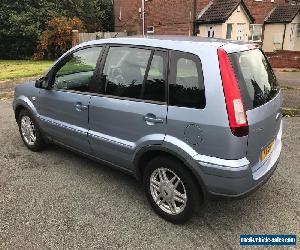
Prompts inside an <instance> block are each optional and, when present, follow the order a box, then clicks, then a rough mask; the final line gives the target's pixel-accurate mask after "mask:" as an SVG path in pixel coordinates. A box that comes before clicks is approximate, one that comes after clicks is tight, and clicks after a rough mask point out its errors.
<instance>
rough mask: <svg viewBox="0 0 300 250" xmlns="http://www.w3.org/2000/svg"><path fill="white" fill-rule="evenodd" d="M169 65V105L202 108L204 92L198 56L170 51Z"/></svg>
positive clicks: (203, 105)
mask: <svg viewBox="0 0 300 250" xmlns="http://www.w3.org/2000/svg"><path fill="white" fill-rule="evenodd" d="M171 65H172V77H171V82H170V84H169V102H170V105H173V106H180V107H187V108H204V107H205V93H204V85H203V76H202V69H201V62H200V60H199V58H198V57H197V56H194V55H191V54H187V53H183V52H172V57H171Z"/></svg>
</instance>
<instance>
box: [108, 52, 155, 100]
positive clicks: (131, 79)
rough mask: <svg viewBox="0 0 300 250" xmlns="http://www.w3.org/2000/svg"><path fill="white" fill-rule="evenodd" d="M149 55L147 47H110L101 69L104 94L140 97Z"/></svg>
mask: <svg viewBox="0 0 300 250" xmlns="http://www.w3.org/2000/svg"><path fill="white" fill-rule="evenodd" d="M150 55H151V50H147V49H139V48H128V47H111V48H110V49H109V52H108V55H107V58H106V62H105V65H104V70H103V77H104V83H105V90H104V92H105V94H107V95H112V96H119V97H129V98H136V99H140V98H141V93H142V85H143V81H144V76H145V72H146V68H147V65H148V61H149V58H150Z"/></svg>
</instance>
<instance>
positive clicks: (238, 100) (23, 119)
mask: <svg viewBox="0 0 300 250" xmlns="http://www.w3.org/2000/svg"><path fill="white" fill-rule="evenodd" d="M280 106H281V94H280V90H279V86H278V84H277V81H276V78H275V76H274V73H273V71H272V69H271V67H270V64H269V63H268V61H267V59H266V57H265V56H264V54H263V52H262V51H261V50H260V49H259V48H258V47H256V46H255V45H253V44H252V45H250V44H246V43H242V42H233V41H228V40H216V39H208V38H207V39H205V38H196V37H176V36H174V37H172V36H158V37H155V36H154V37H151V38H142V37H128V38H115V39H103V40H97V41H92V42H87V43H83V44H81V45H79V46H77V47H75V48H72V49H71V50H70V51H68V52H67V53H65V54H64V55H63V56H62V57H61V58H60V59H59V60H58V61H57V62H56V63H55V64H54V66H53V67H52V68H51V69H50V70H49V71H48V72H47V73H46V74H45V76H44V77H42V78H41V79H39V80H37V81H36V82H30V83H27V84H24V85H19V86H17V87H16V90H15V98H14V103H13V107H14V111H15V116H16V120H17V122H18V124H19V129H20V134H21V137H22V139H23V141H24V143H25V145H26V146H27V147H28V148H29V149H31V150H33V151H38V150H40V149H42V148H43V147H44V146H45V144H47V143H55V144H57V145H61V146H63V147H66V148H69V149H71V150H73V151H76V152H78V153H81V154H82V155H85V156H88V157H90V158H93V159H95V160H97V161H100V162H103V163H105V164H108V165H110V166H113V167H116V168H118V169H120V170H123V171H125V172H128V173H130V174H132V175H134V176H135V177H136V178H137V179H139V180H141V181H142V183H143V187H144V190H145V193H146V196H147V198H148V200H149V202H150V204H151V206H152V208H153V209H154V210H155V212H156V213H158V214H159V215H160V216H162V217H163V218H165V219H166V220H169V221H171V222H173V223H183V222H185V221H186V220H188V219H189V218H190V217H191V216H192V215H193V214H194V212H195V211H197V209H198V206H199V205H200V204H201V203H202V202H203V200H205V198H206V197H209V196H210V195H218V196H227V197H239V196H243V195H245V194H248V193H250V192H251V191H253V190H254V189H256V188H257V187H259V186H260V185H261V184H263V183H264V182H265V181H266V180H267V179H268V178H269V177H270V176H271V174H272V173H273V171H274V170H275V168H276V165H277V162H278V159H279V156H280V151H281V133H282V123H281V113H280ZM83 167H84V166H83Z"/></svg>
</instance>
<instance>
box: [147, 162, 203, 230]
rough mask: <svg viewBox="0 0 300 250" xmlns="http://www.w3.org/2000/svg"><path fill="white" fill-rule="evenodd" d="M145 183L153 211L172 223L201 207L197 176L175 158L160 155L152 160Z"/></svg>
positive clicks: (179, 221) (181, 221) (182, 219)
mask: <svg viewBox="0 0 300 250" xmlns="http://www.w3.org/2000/svg"><path fill="white" fill-rule="evenodd" d="M143 184H144V189H145V192H146V196H147V199H148V201H149V202H150V204H151V206H152V208H153V209H154V211H155V212H156V213H157V214H158V215H160V216H161V217H162V218H164V219H166V220H168V221H170V222H172V223H176V224H178V223H184V222H186V221H187V220H188V219H190V218H191V217H192V216H193V214H194V212H195V210H196V209H197V208H198V205H199V190H198V186H197V183H196V181H195V178H194V176H193V175H192V174H191V173H190V172H189V171H188V170H186V169H185V168H184V165H183V164H182V163H181V162H179V161H177V160H176V159H173V158H171V157H167V156H160V157H157V158H154V159H153V160H151V161H150V162H149V163H148V165H147V167H146V170H145V173H144V181H143Z"/></svg>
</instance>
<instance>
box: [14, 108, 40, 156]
mask: <svg viewBox="0 0 300 250" xmlns="http://www.w3.org/2000/svg"><path fill="white" fill-rule="evenodd" d="M18 125H19V131H20V134H21V137H22V140H23V142H24V144H25V145H26V146H27V148H29V149H30V150H32V151H39V150H41V149H43V148H44V146H45V143H44V141H43V138H42V135H41V132H40V130H39V127H38V125H37V123H36V122H35V120H34V119H33V117H32V115H31V114H30V113H29V112H28V111H27V110H25V109H23V110H22V111H21V112H20V114H19V117H18Z"/></svg>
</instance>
